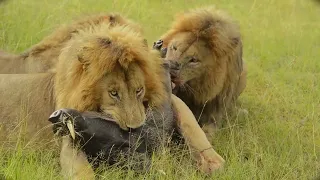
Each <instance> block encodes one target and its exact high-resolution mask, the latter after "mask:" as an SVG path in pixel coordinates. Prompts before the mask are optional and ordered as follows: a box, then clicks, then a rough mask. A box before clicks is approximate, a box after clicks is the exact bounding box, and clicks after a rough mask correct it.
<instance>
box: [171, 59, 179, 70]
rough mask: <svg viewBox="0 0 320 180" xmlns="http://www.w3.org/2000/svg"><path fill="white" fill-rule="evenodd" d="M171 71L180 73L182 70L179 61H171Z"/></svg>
mask: <svg viewBox="0 0 320 180" xmlns="http://www.w3.org/2000/svg"><path fill="white" fill-rule="evenodd" d="M170 69H172V70H176V71H179V70H180V69H181V64H180V63H179V62H178V61H173V60H172V61H170Z"/></svg>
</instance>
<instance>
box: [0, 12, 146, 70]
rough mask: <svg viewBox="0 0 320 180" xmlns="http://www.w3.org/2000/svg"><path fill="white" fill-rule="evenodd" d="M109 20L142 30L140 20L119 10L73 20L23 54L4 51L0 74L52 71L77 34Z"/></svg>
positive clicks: (0, 62)
mask: <svg viewBox="0 0 320 180" xmlns="http://www.w3.org/2000/svg"><path fill="white" fill-rule="evenodd" d="M105 23H110V27H113V26H114V25H116V24H120V25H129V26H131V27H132V28H134V29H135V30H136V31H138V32H142V28H141V27H140V26H139V25H138V24H136V23H135V22H133V21H131V20H129V19H126V18H125V17H123V16H121V15H119V14H116V13H109V14H99V15H91V16H88V17H81V19H79V20H76V21H75V22H73V23H72V24H67V25H61V26H60V27H59V28H58V29H56V30H55V31H54V32H52V33H51V34H50V35H49V36H47V37H45V38H44V39H43V40H41V41H40V42H39V43H37V44H35V45H34V46H32V47H31V48H30V49H28V50H26V51H25V52H23V53H21V54H17V55H16V54H10V53H6V52H1V51H0V74H20V73H22V74H23V73H44V72H49V71H51V70H53V68H54V67H55V64H56V62H57V60H58V57H59V55H60V51H61V49H62V48H63V47H64V46H65V44H66V43H67V42H68V41H69V40H70V39H72V37H73V36H74V35H76V34H78V33H79V32H80V31H82V30H85V29H90V28H94V27H95V26H98V25H99V24H105Z"/></svg>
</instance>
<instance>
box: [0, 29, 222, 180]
mask: <svg viewBox="0 0 320 180" xmlns="http://www.w3.org/2000/svg"><path fill="white" fill-rule="evenodd" d="M111 25H112V24H110V23H101V24H98V25H96V26H94V27H91V28H84V29H81V30H78V33H77V34H75V35H74V37H73V38H71V39H70V40H68V41H67V42H66V43H65V44H64V45H63V47H61V53H60V55H59V56H58V59H57V64H56V68H55V70H54V71H53V72H52V73H46V74H23V75H22V74H21V75H19V74H18V75H17V74H15V75H0V83H1V84H0V86H2V88H0V89H1V91H0V96H1V99H2V100H1V101H0V107H1V115H2V117H6V118H3V119H4V120H3V121H2V123H1V124H0V127H1V128H5V129H6V131H3V132H6V133H7V132H8V131H14V130H15V129H14V126H15V125H17V124H19V123H20V122H19V121H18V122H17V121H15V120H14V118H17V114H18V110H19V109H18V108H16V107H17V106H19V104H17V102H20V100H24V98H25V97H24V96H25V95H27V94H28V95H29V96H30V97H29V98H30V99H29V100H30V101H29V102H28V103H31V105H34V107H33V106H31V107H29V108H31V109H28V113H27V114H28V117H27V121H28V122H29V123H27V124H28V128H31V129H28V128H27V129H28V132H29V135H30V134H32V132H33V133H34V132H35V131H36V132H37V131H40V130H41V129H42V128H44V127H45V126H47V125H48V124H47V123H49V122H48V121H47V119H43V118H44V116H46V117H48V116H49V115H50V114H47V113H49V112H53V111H54V110H55V109H60V108H73V109H76V110H79V111H81V112H83V111H95V112H100V113H102V114H104V113H108V114H111V115H112V116H113V117H114V118H115V120H116V122H117V124H118V125H119V126H120V128H122V129H124V130H127V129H129V128H131V129H132V128H137V127H140V126H142V124H144V123H145V121H146V109H147V107H148V108H154V109H157V108H160V109H161V104H162V103H163V102H165V101H167V95H166V89H165V88H164V86H163V84H164V82H165V80H164V77H163V76H162V74H163V71H164V70H163V67H162V64H163V61H162V59H161V58H160V56H159V53H158V52H156V51H151V50H149V49H148V48H147V47H146V44H145V41H144V38H143V37H142V35H141V33H140V32H138V31H136V29H134V28H132V27H131V26H128V25H113V27H112V28H110V26H111ZM23 77H24V78H23ZM28 77H29V79H28ZM20 78H23V79H22V80H20V81H19V82H18V80H19V79H20ZM12 84H14V85H16V89H18V91H19V93H15V92H11V91H6V90H8V88H9V87H10V88H12ZM8 97H10V98H8ZM42 98H43V99H42ZM11 101H12V102H11ZM172 103H173V105H174V107H175V108H176V111H177V113H178V117H179V118H178V120H179V122H177V124H178V126H179V128H180V129H181V132H182V135H183V137H184V138H185V139H186V140H187V143H188V145H189V146H190V147H192V148H194V149H196V150H197V151H196V153H195V154H197V156H198V158H199V162H200V168H201V169H202V170H204V171H206V172H212V171H213V170H214V169H216V168H219V167H221V166H222V164H223V163H224V160H223V159H222V158H221V157H220V156H219V155H218V154H217V153H216V152H215V151H214V149H213V148H212V147H211V145H210V143H209V141H208V140H207V139H206V137H205V135H204V133H203V131H202V130H201V128H200V126H198V124H197V122H196V120H195V118H194V116H192V114H191V111H190V110H189V108H187V106H186V105H185V104H184V103H183V102H182V101H181V100H179V99H178V98H176V97H175V96H173V97H172ZM43 108H44V109H45V112H44V113H43V114H42V113H41V112H42V109H43ZM189 111H190V112H189ZM45 121H46V123H45ZM49 133H50V134H51V133H52V132H49ZM4 136H5V135H2V137H4ZM49 136H50V135H49ZM60 161H61V166H62V170H63V174H64V175H66V176H72V177H73V179H82V178H84V179H93V178H94V173H93V170H92V169H91V166H90V164H89V163H88V161H87V159H86V155H85V154H84V153H83V152H82V151H81V150H79V151H78V150H77V149H74V146H73V145H72V141H71V139H70V138H69V137H63V139H62V149H61V155H60Z"/></svg>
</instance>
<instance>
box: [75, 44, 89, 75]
mask: <svg viewBox="0 0 320 180" xmlns="http://www.w3.org/2000/svg"><path fill="white" fill-rule="evenodd" d="M86 49H87V48H86V47H84V48H82V49H81V51H80V52H79V53H78V56H77V58H78V61H79V62H80V63H81V64H82V69H84V70H86V69H87V68H88V65H89V62H88V60H87V59H85V58H84V54H83V51H85V50H86Z"/></svg>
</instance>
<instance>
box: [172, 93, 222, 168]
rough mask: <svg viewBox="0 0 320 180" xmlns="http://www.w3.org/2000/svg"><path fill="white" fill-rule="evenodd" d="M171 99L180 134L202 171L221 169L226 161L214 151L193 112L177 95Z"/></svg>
mask: <svg viewBox="0 0 320 180" xmlns="http://www.w3.org/2000/svg"><path fill="white" fill-rule="evenodd" d="M171 99H172V102H173V106H174V108H175V110H176V112H177V115H178V121H177V123H178V127H179V128H180V132H181V134H182V136H183V137H184V139H185V140H186V142H187V144H188V146H189V148H191V150H192V152H193V155H194V157H195V158H196V160H197V163H198V166H199V168H200V170H201V171H203V172H206V173H211V172H213V171H214V170H217V169H219V168H221V167H222V166H223V164H224V162H225V160H224V159H223V158H222V157H221V156H220V155H219V154H218V153H217V152H216V151H215V150H214V149H213V147H212V145H211V144H210V142H209V141H208V139H207V137H206V135H205V133H204V132H203V130H202V129H201V127H200V126H199V124H198V122H197V121H196V118H195V117H194V115H193V114H192V112H191V110H190V109H189V108H188V106H187V105H186V104H185V103H184V102H183V101H182V100H181V99H179V98H178V97H176V96H175V95H172V96H171Z"/></svg>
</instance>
